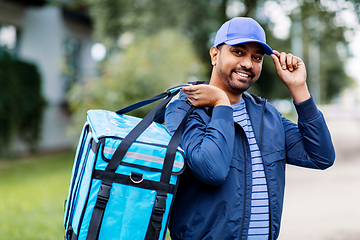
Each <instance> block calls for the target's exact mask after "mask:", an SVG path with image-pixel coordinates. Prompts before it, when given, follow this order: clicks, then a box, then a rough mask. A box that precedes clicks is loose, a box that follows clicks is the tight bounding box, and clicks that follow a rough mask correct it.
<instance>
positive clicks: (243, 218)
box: [239, 127, 247, 240]
mask: <svg viewBox="0 0 360 240" xmlns="http://www.w3.org/2000/svg"><path fill="white" fill-rule="evenodd" d="M241 129H242V127H241ZM243 131H244V130H243ZM244 134H245V132H244ZM242 140H243V141H242V145H243V149H244V169H245V171H244V180H245V181H244V207H243V217H242V223H241V229H240V238H239V240H241V238H242V233H243V230H244V222H245V207H246V189H247V188H246V186H247V180H246V149H245V143H244V138H242Z"/></svg>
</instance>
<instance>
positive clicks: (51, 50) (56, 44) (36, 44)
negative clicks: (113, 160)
mask: <svg viewBox="0 0 360 240" xmlns="http://www.w3.org/2000/svg"><path fill="white" fill-rule="evenodd" d="M51 2H52V1H40V0H30V1H26V0H22V1H20V0H17V1H5V0H2V1H0V47H4V46H6V47H7V48H8V49H9V50H10V51H11V53H12V54H13V55H14V56H15V57H16V58H18V59H21V60H25V61H28V62H32V63H35V64H36V65H37V66H38V68H39V71H40V74H41V76H42V90H43V95H44V97H45V98H46V100H47V103H48V106H47V109H46V111H45V113H44V120H43V127H42V138H41V140H40V146H39V147H40V150H42V151H53V150H59V149H64V148H69V147H73V146H74V144H75V143H76V141H77V139H72V138H70V137H69V136H68V134H67V133H66V132H67V126H68V125H69V122H70V116H69V112H68V111H67V106H66V99H65V95H66V93H67V90H68V87H69V85H70V84H71V83H72V82H74V81H81V80H82V79H84V78H86V77H87V76H89V75H93V74H94V71H95V61H94V60H93V58H92V56H91V48H92V46H93V42H92V39H91V34H92V28H91V23H90V20H89V18H88V17H87V16H86V14H84V12H83V11H81V9H80V10H79V9H77V10H69V9H65V8H63V7H59V5H60V4H59V2H60V3H61V1H57V5H55V3H53V4H51ZM49 3H50V4H49ZM13 148H14V150H16V151H24V150H25V147H24V146H22V145H21V143H20V144H18V143H16V144H15V143H14V144H13Z"/></svg>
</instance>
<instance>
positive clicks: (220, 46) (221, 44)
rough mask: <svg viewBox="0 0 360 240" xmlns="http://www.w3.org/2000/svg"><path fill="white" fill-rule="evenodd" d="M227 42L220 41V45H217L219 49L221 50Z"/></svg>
mask: <svg viewBox="0 0 360 240" xmlns="http://www.w3.org/2000/svg"><path fill="white" fill-rule="evenodd" d="M224 45H225V43H220V44H219V45H217V46H216V48H217V49H219V50H221V48H222V46H224Z"/></svg>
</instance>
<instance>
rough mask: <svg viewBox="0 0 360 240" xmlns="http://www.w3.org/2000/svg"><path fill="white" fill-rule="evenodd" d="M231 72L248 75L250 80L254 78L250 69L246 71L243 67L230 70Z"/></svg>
mask: <svg viewBox="0 0 360 240" xmlns="http://www.w3.org/2000/svg"><path fill="white" fill-rule="evenodd" d="M231 72H246V73H247V74H249V75H250V76H251V77H252V78H253V77H255V74H254V72H253V71H252V70H251V69H247V68H245V67H240V68H233V69H231Z"/></svg>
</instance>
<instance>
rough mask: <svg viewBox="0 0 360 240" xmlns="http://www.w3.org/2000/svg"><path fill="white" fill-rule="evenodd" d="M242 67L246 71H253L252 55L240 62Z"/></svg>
mask: <svg viewBox="0 0 360 240" xmlns="http://www.w3.org/2000/svg"><path fill="white" fill-rule="evenodd" d="M239 63H240V66H241V67H243V68H246V69H252V67H253V62H252V59H251V56H250V55H247V56H244V57H242V58H241V60H240V62H239Z"/></svg>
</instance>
